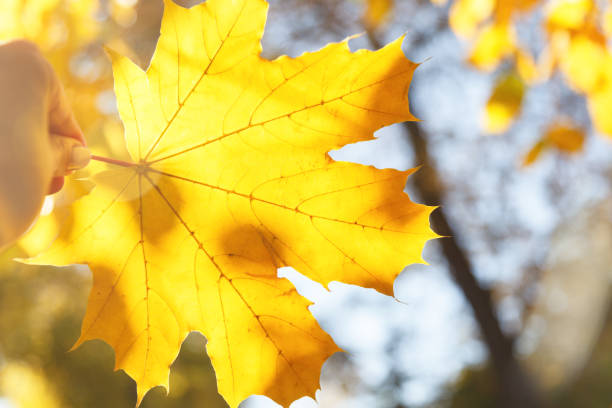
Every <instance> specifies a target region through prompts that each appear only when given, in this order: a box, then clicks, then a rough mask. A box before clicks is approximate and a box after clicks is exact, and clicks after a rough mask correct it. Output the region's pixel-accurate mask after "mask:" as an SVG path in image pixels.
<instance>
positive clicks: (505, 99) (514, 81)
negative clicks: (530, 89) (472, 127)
mask: <svg viewBox="0 0 612 408" xmlns="http://www.w3.org/2000/svg"><path fill="white" fill-rule="evenodd" d="M525 88H526V87H525V82H523V80H522V79H521V77H520V76H519V75H518V74H517V73H516V72H515V71H510V72H508V73H506V74H504V75H502V76H501V77H499V78H498V79H497V82H496V83H495V86H494V88H493V92H492V93H491V96H490V97H489V100H488V102H487V105H486V108H485V117H484V130H485V131H486V132H488V133H502V132H505V131H506V130H507V129H508V128H509V127H510V125H511V124H512V122H513V121H514V119H515V118H516V116H517V115H518V113H519V112H520V110H521V104H522V102H523V95H524V94H525Z"/></svg>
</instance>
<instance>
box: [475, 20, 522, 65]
mask: <svg viewBox="0 0 612 408" xmlns="http://www.w3.org/2000/svg"><path fill="white" fill-rule="evenodd" d="M515 46H516V44H515V34H514V29H513V28H512V26H510V25H509V24H492V25H489V26H487V27H485V28H483V29H482V31H481V32H480V34H479V36H478V39H477V41H476V44H475V46H474V49H473V50H472V54H471V55H470V57H469V61H470V62H471V63H472V64H473V65H474V66H475V67H477V68H480V69H482V70H486V71H491V70H493V69H495V68H496V67H497V66H498V65H499V63H500V61H501V60H502V59H504V58H506V57H507V56H509V55H512V54H513V53H514V51H515Z"/></svg>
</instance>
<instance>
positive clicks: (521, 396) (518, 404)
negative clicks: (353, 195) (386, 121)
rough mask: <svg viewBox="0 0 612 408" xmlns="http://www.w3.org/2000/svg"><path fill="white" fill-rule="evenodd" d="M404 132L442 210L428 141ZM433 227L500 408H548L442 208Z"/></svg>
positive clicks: (426, 199) (419, 177)
mask: <svg viewBox="0 0 612 408" xmlns="http://www.w3.org/2000/svg"><path fill="white" fill-rule="evenodd" d="M444 25H445V22H444V23H440V26H439V27H440V29H441V28H442V27H444ZM366 33H367V36H368V38H369V40H370V43H371V44H372V45H373V46H374V48H376V49H379V48H381V46H382V43H381V41H380V40H378V38H377V36H376V34H375V33H374V32H373V31H372V30H367V29H366ZM425 40H426V39H425V38H420V39H418V40H416V41H415V42H413V46H418V44H419V43H421V42H423V41H425ZM403 126H404V130H405V133H406V136H407V137H408V139H409V140H410V143H411V145H412V150H413V151H414V155H415V160H416V163H418V164H419V165H420V166H422V167H421V169H420V170H419V171H417V172H416V173H415V174H414V175H413V176H412V182H413V183H414V186H415V188H416V191H417V194H418V195H419V198H420V201H421V203H422V204H426V205H432V206H436V205H443V203H444V198H445V194H444V184H443V183H442V182H441V181H440V178H439V176H438V172H437V171H436V168H435V165H434V164H435V163H433V161H432V159H431V156H430V154H429V148H428V143H427V138H426V137H425V135H424V134H423V130H422V128H421V127H420V126H419V124H418V122H405V123H404V124H403ZM431 223H432V227H433V229H434V231H436V232H437V233H438V234H440V235H442V236H444V237H445V238H441V239H439V240H438V241H437V242H438V245H440V249H441V252H442V254H443V255H444V258H445V259H446V262H447V263H448V269H449V271H450V273H451V274H452V275H453V279H454V280H455V282H456V283H457V285H458V286H459V288H460V289H461V291H462V293H463V295H464V296H465V298H466V300H467V301H468V304H469V305H470V307H471V309H472V312H473V313H474V318H475V320H476V322H477V324H478V327H479V329H480V334H481V336H482V340H483V342H484V343H485V345H486V347H487V350H488V352H489V358H490V360H491V365H492V368H493V371H494V372H495V379H496V382H497V391H498V403H497V404H496V406H497V407H504V408H539V407H543V406H544V402H543V397H542V393H541V391H540V389H539V387H538V386H537V385H536V383H535V381H534V380H533V378H531V376H530V375H529V374H528V373H527V372H526V371H525V370H524V369H523V368H522V366H521V364H520V362H519V361H518V359H517V358H516V356H515V355H514V338H511V337H509V336H507V335H506V334H504V332H503V331H502V329H501V325H500V322H499V319H498V318H497V313H496V309H495V305H494V304H493V301H492V299H491V292H490V291H489V290H488V289H485V288H483V287H482V286H480V283H479V282H478V280H477V279H476V277H475V275H474V272H473V267H472V264H471V262H470V259H469V257H468V255H467V254H466V253H465V251H464V250H463V248H462V247H461V246H460V245H459V239H458V235H457V233H456V232H455V231H454V230H453V228H452V226H451V225H450V224H449V222H448V218H447V216H446V214H445V211H444V209H443V207H440V208H438V209H437V210H435V211H434V212H433V213H432V215H431Z"/></svg>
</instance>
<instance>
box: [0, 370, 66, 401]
mask: <svg viewBox="0 0 612 408" xmlns="http://www.w3.org/2000/svg"><path fill="white" fill-rule="evenodd" d="M0 395H2V396H4V397H5V398H7V399H8V400H9V401H10V402H11V403H12V404H14V405H15V406H16V407H19V408H61V403H60V400H59V399H58V398H57V396H56V394H55V392H54V389H53V387H52V386H50V385H49V384H48V383H47V380H46V378H45V376H44V375H43V374H42V373H40V372H39V371H38V370H37V369H35V368H34V367H31V366H29V365H26V364H23V363H12V362H11V363H8V364H4V365H2V367H1V368H0Z"/></svg>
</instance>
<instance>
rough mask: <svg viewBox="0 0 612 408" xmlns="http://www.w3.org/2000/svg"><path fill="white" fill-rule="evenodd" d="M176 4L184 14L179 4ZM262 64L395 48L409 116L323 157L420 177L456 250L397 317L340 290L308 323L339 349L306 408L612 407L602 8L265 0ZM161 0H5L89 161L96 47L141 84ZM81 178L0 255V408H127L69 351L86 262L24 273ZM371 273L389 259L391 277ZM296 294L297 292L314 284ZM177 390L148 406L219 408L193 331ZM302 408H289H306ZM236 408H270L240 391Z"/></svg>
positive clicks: (609, 61) (585, 3)
mask: <svg viewBox="0 0 612 408" xmlns="http://www.w3.org/2000/svg"><path fill="white" fill-rule="evenodd" d="M177 3H179V4H182V5H184V6H190V5H193V4H195V3H198V1H196V0H193V1H186V0H185V1H177ZM270 3H271V10H270V17H269V20H268V27H267V31H266V34H265V36H264V40H263V42H264V56H265V57H267V58H274V57H276V56H278V55H280V54H289V55H299V54H301V53H302V52H304V51H307V50H311V49H316V48H320V47H321V46H323V45H324V44H325V43H327V42H330V41H339V40H341V39H343V38H345V37H347V36H349V35H351V34H354V33H356V32H363V33H364V35H362V36H360V37H358V38H355V39H353V40H351V46H352V47H353V48H358V47H370V48H375V47H378V46H380V45H381V44H383V43H385V42H386V41H389V40H391V39H393V38H394V37H397V36H398V35H402V34H404V35H405V36H406V40H405V44H404V49H405V52H406V54H407V56H408V57H409V58H411V59H413V60H415V61H425V62H424V63H423V64H422V66H421V67H420V68H419V69H418V70H417V73H416V75H415V78H414V82H413V85H412V88H411V93H410V100H411V106H412V109H413V111H414V112H415V113H416V115H417V116H418V117H420V118H421V119H422V122H420V123H418V124H410V125H408V126H401V125H398V126H392V127H390V128H388V129H383V130H382V131H381V132H379V133H377V140H375V141H372V142H366V143H360V144H357V145H351V146H347V147H346V148H343V149H341V150H340V151H337V152H332V155H333V157H334V158H336V159H338V160H352V161H357V162H361V163H365V164H372V165H375V166H378V167H396V168H399V169H405V168H409V167H413V166H416V165H422V166H423V167H422V169H421V170H420V171H419V172H418V173H417V175H416V176H414V177H413V178H411V180H410V181H409V184H408V185H407V191H409V193H410V195H411V197H414V198H416V199H417V201H420V202H424V203H426V204H430V205H442V208H441V209H439V210H438V211H436V213H435V215H434V216H433V217H432V223H433V224H434V227H435V228H436V229H437V231H438V232H439V233H441V234H442V235H447V236H450V237H451V238H447V239H443V240H439V241H438V242H434V243H430V244H428V246H427V248H426V256H425V257H426V259H427V260H428V262H429V263H430V264H431V266H427V267H425V266H418V265H417V266H411V267H408V268H407V269H406V271H405V272H404V273H403V274H402V275H401V276H400V277H399V278H398V281H397V283H396V285H395V291H396V296H397V299H398V300H397V301H394V300H392V299H389V298H385V297H384V296H381V295H377V294H376V293H374V292H373V291H368V290H363V289H359V288H353V287H350V286H348V285H341V284H332V285H330V292H326V291H322V290H321V289H320V288H312V284H311V282H306V280H305V279H304V278H303V277H300V276H299V275H298V274H297V273H295V272H294V271H290V270H288V271H284V272H283V273H284V274H285V276H288V277H289V278H290V279H292V281H294V282H295V284H296V286H298V289H300V290H302V291H303V293H304V294H305V295H306V296H308V297H311V298H312V299H313V300H315V306H314V307H313V308H312V311H313V313H314V314H315V316H316V317H317V318H318V319H319V321H320V322H321V324H322V326H323V327H324V329H326V330H327V331H329V332H330V334H331V335H332V336H333V337H334V339H335V340H336V342H337V343H338V344H339V345H340V346H341V347H342V348H343V349H345V350H346V351H348V352H349V353H347V354H337V355H334V356H333V357H332V358H331V359H330V360H329V361H328V363H326V365H325V366H324V369H323V373H322V380H321V382H322V390H321V391H320V392H319V393H318V394H317V403H318V406H320V407H334V408H342V407H351V408H353V407H368V408H370V407H373V408H378V407H380V408H399V407H413V406H414V407H460V408H463V407H466V408H467V407H546V406H550V407H602V408H607V407H610V406H611V404H612V311H611V309H610V305H611V304H610V294H611V292H610V276H611V275H610V274H611V272H612V197H611V190H610V185H611V183H610V182H611V180H612V143H611V137H612V114H610V112H612V54H611V52H612V51H611V48H610V40H611V39H612V37H611V36H612V2H610V1H605V0H600V1H596V0H514V1H512V0H431V1H429V0H271V1H270ZM162 10H163V4H162V1H161V0H2V1H1V2H0V40H8V39H12V38H28V39H31V40H33V41H34V42H36V43H37V44H38V45H39V47H40V48H41V49H42V51H43V52H44V54H45V55H46V56H47V57H48V58H49V60H50V61H51V62H52V64H53V66H54V67H55V69H56V70H57V72H58V73H59V75H60V77H61V79H62V81H63V83H64V84H65V86H66V88H67V92H68V95H69V97H70V99H71V101H72V105H73V107H74V110H75V113H76V115H77V118H78V120H79V123H80V124H81V126H82V127H83V129H84V131H85V134H86V135H87V139H88V143H89V145H90V147H91V148H92V150H93V151H94V152H95V153H97V154H101V155H105V156H112V157H117V158H123V157H125V155H126V152H125V148H124V145H123V137H122V126H121V123H120V121H119V119H118V117H117V113H116V108H115V100H114V94H113V90H112V86H113V85H112V75H111V69H110V62H109V60H108V58H107V57H106V56H105V53H104V49H103V47H104V46H107V47H110V48H112V49H114V50H117V51H119V52H121V53H123V54H126V55H128V56H130V57H131V58H132V59H133V60H134V61H136V62H137V63H138V64H140V65H141V66H142V67H143V68H144V67H146V65H147V62H148V60H149V58H150V56H151V54H152V52H153V50H154V47H155V43H156V40H157V34H158V30H159V23H160V20H161V13H162ZM93 172H96V164H95V163H94V164H92V165H90V166H89V167H88V168H87V169H86V170H83V171H80V172H78V173H77V174H75V176H74V177H73V178H72V179H71V180H70V182H69V183H67V186H66V187H65V188H64V190H63V191H62V192H60V193H59V194H57V195H55V196H54V197H51V198H50V199H48V200H47V201H46V202H45V207H44V208H43V212H42V214H41V217H40V219H39V221H38V222H37V223H36V225H35V226H34V227H33V228H32V229H31V231H30V232H28V234H26V235H25V236H24V237H23V238H22V239H21V240H20V242H19V243H18V244H17V245H15V247H13V248H12V249H10V250H9V251H7V252H5V253H3V254H0V407H2V408H6V407H10V408H13V407H36V408H47V407H49V408H55V407H70V408H72V407H77V408H78V407H132V406H133V405H134V402H135V399H136V392H135V387H134V384H133V382H132V380H130V379H129V378H128V377H127V376H126V375H125V374H124V373H122V372H114V370H113V364H114V356H113V352H112V350H111V348H110V347H108V346H107V345H105V344H103V343H102V342H96V341H94V342H89V343H86V344H85V345H83V346H82V347H80V348H78V349H76V350H74V351H68V350H70V348H71V346H72V344H73V343H74V341H75V340H76V338H77V337H78V333H79V330H80V323H81V319H82V317H83V315H84V308H85V305H86V300H87V295H88V291H89V289H90V286H91V278H90V274H89V271H88V270H87V268H86V267H83V266H75V267H71V268H50V267H32V266H24V265H21V264H19V263H16V262H14V261H13V258H18V257H23V256H27V255H28V254H31V253H35V252H37V251H39V250H41V249H42V248H44V247H45V246H47V245H48V244H49V242H50V241H51V240H52V239H53V237H54V236H55V234H57V230H58V228H59V226H60V225H61V224H62V223H63V222H66V221H67V220H68V219H69V217H70V216H71V215H70V213H69V212H68V211H67V210H66V208H65V206H66V204H68V203H70V202H72V201H73V200H75V199H78V197H80V196H82V195H84V194H87V192H88V191H89V189H90V188H91V186H92V185H91V183H89V182H87V181H83V180H81V179H83V178H86V177H87V176H88V175H89V174H91V173H93ZM383 261H384V260H381V262H383ZM309 288H310V289H309ZM170 388H171V391H170V394H169V396H167V397H166V396H165V395H164V392H163V391H162V390H160V389H156V390H154V391H152V392H151V393H149V394H148V395H147V397H146V398H145V400H144V402H143V405H142V406H143V407H146V408H149V407H225V406H226V405H225V403H224V402H223V400H222V398H221V397H220V396H219V395H218V394H217V393H216V382H215V378H214V373H213V371H212V368H211V366H210V362H209V361H208V359H207V357H206V355H205V339H204V338H203V337H202V336H200V335H197V334H195V333H194V334H191V335H190V336H189V337H188V338H187V340H186V342H185V343H184V345H183V347H182V350H181V354H180V355H179V358H178V359H177V361H176V362H175V363H174V365H173V367H172V372H171V376H170ZM315 405H316V404H315V402H314V401H312V400H306V399H303V400H300V401H298V402H296V403H295V404H294V406H295V407H312V406H315ZM243 406H244V407H251V408H252V407H273V406H275V405H274V403H272V402H271V401H269V400H266V399H264V398H261V397H253V398H251V399H249V400H247V401H246V402H245V403H244V404H243Z"/></svg>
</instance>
